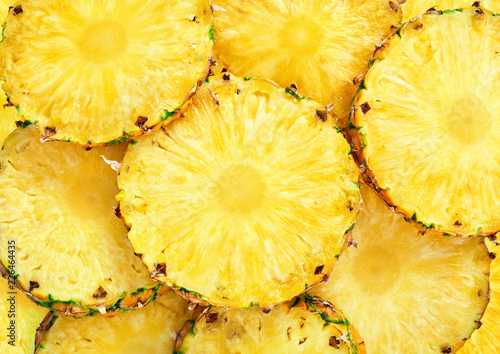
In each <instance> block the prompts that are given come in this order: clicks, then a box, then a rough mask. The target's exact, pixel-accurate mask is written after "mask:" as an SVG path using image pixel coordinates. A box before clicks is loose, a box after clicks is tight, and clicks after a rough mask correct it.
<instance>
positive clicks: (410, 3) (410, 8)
mask: <svg viewBox="0 0 500 354" xmlns="http://www.w3.org/2000/svg"><path fill="white" fill-rule="evenodd" d="M398 1H399V3H401V8H402V10H403V21H404V22H406V21H408V20H410V19H412V18H414V17H417V16H418V15H421V14H423V13H424V12H426V11H427V10H429V9H431V8H434V9H437V10H445V11H446V9H459V8H464V7H469V6H471V4H472V2H473V1H471V0H398ZM481 6H483V7H485V8H487V9H488V10H490V11H493V12H500V2H498V0H483V1H481Z"/></svg>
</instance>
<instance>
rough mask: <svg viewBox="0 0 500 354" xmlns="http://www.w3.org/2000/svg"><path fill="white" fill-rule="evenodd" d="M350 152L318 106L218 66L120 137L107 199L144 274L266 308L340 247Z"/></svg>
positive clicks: (350, 213) (354, 178)
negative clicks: (171, 108)
mask: <svg viewBox="0 0 500 354" xmlns="http://www.w3.org/2000/svg"><path fill="white" fill-rule="evenodd" d="M349 152H350V149H349V145H348V144H347V143H346V141H345V140H344V137H343V136H342V134H341V133H339V132H337V131H336V130H335V128H333V124H332V122H331V117H330V115H329V114H328V112H327V111H326V109H325V108H324V107H321V106H320V105H319V104H317V103H315V102H314V101H311V100H308V99H302V98H301V97H300V96H299V95H298V93H297V92H296V91H294V90H292V89H289V90H287V91H285V90H284V89H282V88H280V87H278V86H276V85H275V84H273V83H271V82H269V81H267V80H263V79H252V80H248V81H244V80H243V79H242V78H238V77H234V76H232V75H230V74H229V73H224V74H222V75H219V76H214V77H210V80H209V83H206V84H204V85H203V86H201V87H200V89H199V94H198V93H197V94H196V95H195V96H194V98H193V103H192V104H191V106H190V107H189V108H188V110H187V112H186V115H185V117H184V118H183V119H181V120H179V121H178V122H174V123H172V124H170V125H168V126H166V127H163V128H162V129H161V130H160V131H158V132H157V133H154V134H152V135H149V136H146V137H143V138H141V139H138V141H137V144H136V145H133V146H130V147H129V149H128V151H127V154H126V155H125V158H124V161H123V164H122V166H121V169H120V176H119V187H120V190H121V192H120V194H119V196H118V197H117V199H118V200H119V201H120V207H121V211H122V214H123V217H124V220H125V222H126V223H127V225H128V226H129V227H130V228H131V229H130V232H129V238H130V240H131V241H132V245H133V247H134V249H135V252H137V253H138V254H141V255H142V257H143V261H144V262H145V263H146V265H147V266H148V268H149V269H150V270H151V276H152V277H153V278H155V279H156V280H159V281H162V282H165V283H167V284H168V285H169V286H171V287H173V288H175V289H176V290H177V291H179V292H180V293H182V294H184V296H186V297H189V298H192V299H193V300H194V301H202V302H204V303H206V302H208V303H211V304H214V305H218V306H227V307H248V306H259V307H267V306H270V305H273V304H276V303H280V302H283V301H286V300H290V299H291V298H293V297H294V296H295V295H297V294H300V293H302V292H304V291H305V290H306V289H307V288H308V287H310V286H311V285H313V284H315V283H317V282H319V281H321V280H323V279H324V278H325V277H326V276H327V275H328V274H329V273H330V271H331V269H332V267H333V265H334V263H335V261H336V260H337V258H338V256H339V254H340V253H341V251H342V249H343V247H344V244H345V242H346V234H347V233H348V232H349V231H350V228H351V226H352V225H353V223H354V221H355V219H356V216H357V213H358V210H359V186H358V185H357V182H358V177H359V176H358V175H359V173H358V171H357V169H356V167H355V164H354V163H353V160H352V157H351V156H350V155H349Z"/></svg>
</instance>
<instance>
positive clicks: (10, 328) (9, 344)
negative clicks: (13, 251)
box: [0, 246, 53, 354]
mask: <svg viewBox="0 0 500 354" xmlns="http://www.w3.org/2000/svg"><path fill="white" fill-rule="evenodd" d="M7 247H8V246H7ZM0 294H2V297H1V300H0V327H1V328H2V331H3V333H2V340H0V352H1V353H9V354H25V353H33V352H34V351H35V347H36V345H37V343H36V339H37V329H38V328H39V327H40V331H43V330H44V328H45V327H46V326H49V324H50V323H51V320H52V318H53V314H51V313H50V312H49V310H47V309H46V308H44V307H41V306H38V305H37V304H35V303H34V302H33V301H31V300H30V299H28V298H27V297H26V295H24V294H23V293H22V292H20V291H19V290H17V289H16V287H15V281H14V278H9V280H6V279H3V278H0ZM40 323H43V326H40ZM40 334H41V332H40Z"/></svg>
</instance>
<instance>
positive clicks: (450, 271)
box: [309, 185, 490, 354]
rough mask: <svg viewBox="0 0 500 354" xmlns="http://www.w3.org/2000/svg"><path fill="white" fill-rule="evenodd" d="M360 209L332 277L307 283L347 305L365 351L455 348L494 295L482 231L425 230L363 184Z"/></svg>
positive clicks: (444, 350) (315, 291)
mask: <svg viewBox="0 0 500 354" xmlns="http://www.w3.org/2000/svg"><path fill="white" fill-rule="evenodd" d="M361 196H362V199H363V205H362V211H361V213H360V215H359V218H358V222H357V223H356V226H355V228H354V230H353V232H352V237H353V238H354V240H355V241H356V243H357V248H356V247H350V248H348V249H347V250H345V251H344V253H343V254H342V256H341V257H340V260H339V261H338V263H337V264H336V265H335V268H334V269H333V272H332V274H331V277H330V280H329V281H328V282H327V283H324V284H319V285H317V286H315V287H314V288H312V289H311V290H310V292H309V293H310V294H311V295H315V296H320V297H322V298H324V299H326V300H328V301H330V302H333V303H335V304H336V306H338V307H339V308H341V309H342V311H343V313H344V314H345V315H346V317H347V318H349V320H350V321H351V322H352V323H354V324H355V326H356V329H357V330H358V332H359V334H360V335H361V337H362V338H363V339H364V340H365V342H366V350H367V352H368V353H405V354H413V353H415V354H421V353H454V352H456V351H457V350H458V349H459V348H460V347H461V346H462V345H463V343H464V341H465V340H466V339H467V338H469V337H470V336H471V334H472V332H473V331H474V329H476V327H478V326H479V323H480V322H479V320H480V319H481V316H482V315H483V313H484V310H485V309H486V306H487V304H488V298H489V286H488V272H489V266H490V257H489V255H488V252H487V249H486V246H485V244H484V240H483V239H482V238H459V237H442V236H436V235H422V234H420V233H419V232H418V230H417V229H415V228H414V227H413V226H412V225H410V224H408V223H406V222H405V221H404V220H403V218H402V217H401V216H399V215H397V214H396V213H393V212H391V211H390V210H389V209H388V208H387V207H386V206H385V205H384V203H383V202H382V201H381V200H380V199H379V198H378V197H377V195H376V194H375V193H374V192H373V190H372V189H370V188H369V187H367V186H366V185H363V186H362V187H361Z"/></svg>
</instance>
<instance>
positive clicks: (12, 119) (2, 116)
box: [0, 89, 26, 147]
mask: <svg viewBox="0 0 500 354" xmlns="http://www.w3.org/2000/svg"><path fill="white" fill-rule="evenodd" d="M21 119H22V118H21V116H20V115H19V114H17V110H16V107H14V105H13V104H12V103H10V102H9V101H8V100H7V96H6V95H5V92H3V91H2V90H1V89H0V147H2V146H3V143H4V141H5V139H7V137H8V136H9V134H10V133H12V132H13V131H14V130H15V129H16V122H17V121H20V120H21ZM21 124H22V123H21ZM25 124H26V123H25Z"/></svg>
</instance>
